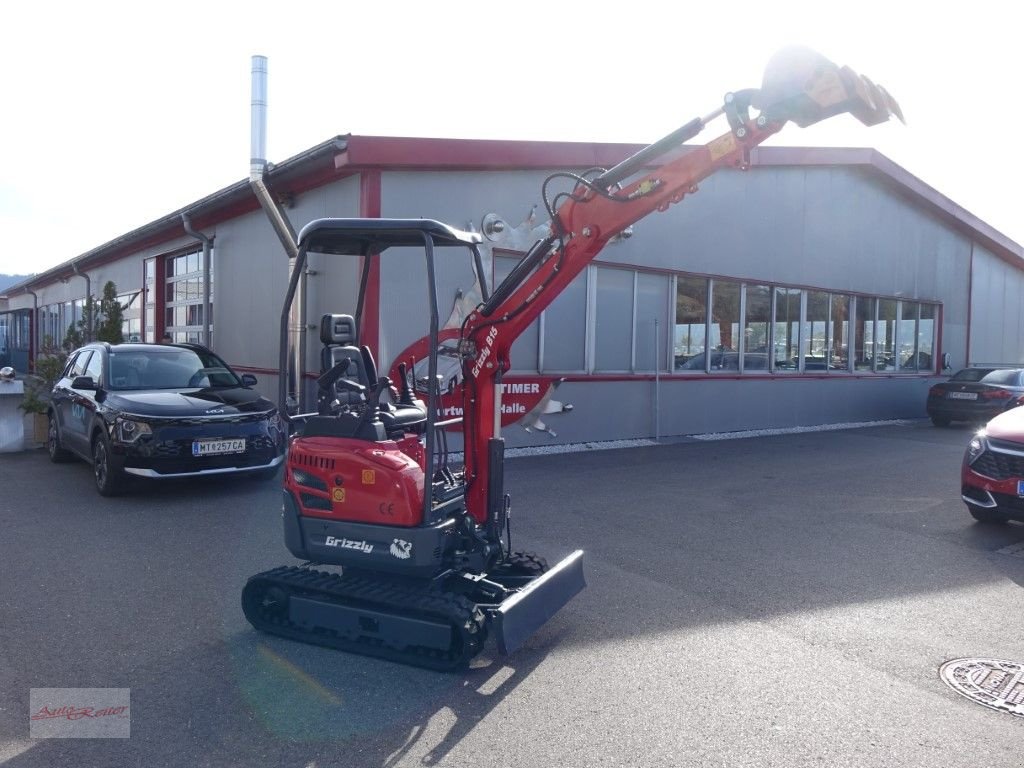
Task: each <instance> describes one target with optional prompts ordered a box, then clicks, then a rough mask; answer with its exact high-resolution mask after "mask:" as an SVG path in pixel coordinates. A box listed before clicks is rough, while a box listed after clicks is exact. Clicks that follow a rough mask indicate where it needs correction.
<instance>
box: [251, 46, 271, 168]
mask: <svg viewBox="0 0 1024 768" xmlns="http://www.w3.org/2000/svg"><path fill="white" fill-rule="evenodd" d="M250 114H251V122H250V134H249V135H250V137H251V143H250V152H249V155H250V158H251V159H250V161H249V163H250V165H249V175H250V176H251V177H255V176H257V175H259V177H260V178H262V177H263V170H264V169H265V168H266V167H267V57H266V56H253V57H252V102H251V110H250Z"/></svg>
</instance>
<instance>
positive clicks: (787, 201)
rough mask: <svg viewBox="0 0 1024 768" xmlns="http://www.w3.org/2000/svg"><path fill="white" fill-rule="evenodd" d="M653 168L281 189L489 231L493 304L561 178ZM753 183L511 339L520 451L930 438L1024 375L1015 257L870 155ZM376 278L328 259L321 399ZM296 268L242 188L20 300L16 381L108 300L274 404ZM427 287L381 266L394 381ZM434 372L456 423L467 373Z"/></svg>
mask: <svg viewBox="0 0 1024 768" xmlns="http://www.w3.org/2000/svg"><path fill="white" fill-rule="evenodd" d="M640 148H641V147H639V146H633V145H626V144H587V143H556V142H518V141H516V142H513V141H482V140H454V139H422V138H395V137H377V136H356V135H350V136H342V137H336V138H333V139H331V140H329V141H326V142H324V143H322V144H320V145H317V146H315V147H312V148H310V149H308V150H307V151H305V152H302V153H301V154H299V155H296V156H295V157H292V158H290V159H288V160H286V161H284V162H281V163H278V164H276V165H274V166H273V167H272V168H271V169H270V170H269V171H268V173H267V176H266V183H267V186H268V187H269V188H270V189H271V190H272V192H273V194H274V196H275V197H276V199H277V200H278V201H280V202H281V203H282V205H283V210H284V211H285V212H286V214H287V217H288V219H289V220H290V222H291V224H292V225H293V226H294V228H295V230H296V231H299V230H301V228H302V227H303V226H304V225H305V224H307V223H309V222H310V221H313V220H315V219H319V218H323V217H367V218H375V217H395V218H428V219H436V220H438V221H442V222H445V223H447V224H450V225H452V226H454V227H457V228H460V229H465V230H473V231H476V232H479V233H480V234H481V235H482V237H483V240H484V245H485V246H486V247H485V248H484V249H483V256H484V262H485V263H484V267H485V274H490V275H492V276H493V280H494V281H495V283H496V282H500V280H501V279H502V278H503V277H504V276H505V275H507V274H508V273H509V271H510V270H511V268H512V267H513V266H514V265H515V264H516V261H517V259H518V258H519V257H520V256H521V255H522V254H523V253H524V252H525V251H526V250H527V249H528V248H529V246H530V244H531V243H532V241H533V240H534V239H535V238H536V233H537V232H539V231H542V230H543V228H544V227H545V226H546V224H547V221H546V219H547V214H546V212H545V208H544V206H543V199H542V192H541V189H542V184H543V182H544V180H545V179H546V178H547V177H548V176H550V175H551V174H553V173H556V172H561V171H569V172H579V171H581V170H583V169H587V168H593V167H597V166H601V167H611V166H613V165H615V164H616V163H618V162H619V161H621V160H622V159H623V158H625V157H627V156H629V155H631V154H633V153H634V152H636V151H637V150H639V149H640ZM750 161H751V162H750V167H749V169H747V170H745V171H739V170H727V171H721V172H719V173H716V174H714V175H713V176H711V177H709V178H708V179H706V180H705V181H704V182H703V183H702V184H701V185H700V189H699V190H698V191H696V192H695V193H694V194H690V195H687V196H686V197H685V198H684V199H683V200H682V201H681V202H680V203H679V204H676V205H672V206H671V207H669V208H668V209H667V210H665V211H663V212H659V213H655V214H652V215H650V216H648V217H646V218H644V219H642V220H640V221H639V222H638V223H637V224H636V225H635V226H634V227H633V228H632V229H630V230H627V232H625V233H623V236H620V237H619V238H617V239H616V240H615V241H614V242H612V243H611V244H609V246H608V247H607V248H606V249H605V250H604V251H603V252H602V253H601V254H600V255H599V256H598V257H597V259H596V260H595V261H594V262H593V263H592V264H591V265H590V266H589V267H587V268H586V270H585V271H584V272H583V273H581V274H580V275H579V276H578V277H577V278H576V279H575V280H574V282H573V283H572V284H571V285H570V287H569V289H568V290H567V291H565V292H564V293H562V294H561V295H560V296H559V297H558V298H557V299H556V300H555V301H554V303H553V304H552V305H551V306H550V307H548V308H547V309H546V310H545V312H544V313H543V315H542V316H541V317H540V319H539V320H538V321H536V322H535V323H534V324H533V325H532V326H531V327H530V328H529V329H528V331H527V332H526V333H525V334H523V335H522V336H521V337H520V338H519V339H518V340H517V341H516V343H515V345H514V346H513V348H512V368H513V369H512V371H511V372H510V374H509V375H507V376H506V377H505V379H504V383H505V387H506V391H507V394H508V397H507V404H508V407H509V408H510V411H509V414H510V418H508V419H505V420H503V423H505V424H506V426H505V428H504V436H505V437H506V439H507V441H508V443H509V445H510V446H526V445H547V444H552V443H579V442H592V441H605V440H620V439H631V438H666V437H669V436H678V435H693V434H702V433H710V432H730V431H740V430H753V429H774V428H790V427H800V426H813V425H828V424H845V423H860V422H867V421H877V420H889V419H903V418H923V417H924V416H925V411H924V406H925V400H926V396H927V391H928V389H929V387H930V386H931V385H933V384H934V383H935V382H936V381H939V380H942V379H944V378H945V377H947V376H948V375H949V373H950V372H951V371H952V370H956V369H958V368H960V367H963V366H965V365H968V364H1000V365H1009V364H1021V363H1022V362H1024V313H1022V307H1021V301H1020V296H1021V295H1024V258H1022V257H1024V250H1022V248H1021V246H1020V245H1018V244H1017V243H1015V242H1013V241H1011V240H1010V239H1009V238H1007V237H1006V236H1004V235H1003V234H1001V233H1000V232H998V231H996V230H995V229H993V228H992V227H990V226H988V225H987V224H986V223H985V222H983V221H981V220H979V219H978V218H976V217H975V216H973V215H971V214H970V213H969V212H967V211H966V210H964V209H963V208H961V207H959V206H958V205H957V204H956V203H954V202H953V201H952V200H951V199H949V198H948V197H946V196H944V195H943V194H941V193H940V192H938V191H936V190H935V189H932V188H931V187H929V186H928V185H926V184H924V183H923V182H922V181H920V180H919V179H917V178H916V177H914V176H913V175H911V174H910V173H908V172H907V171H905V170H904V169H903V168H901V167H899V166H898V165H896V164H895V163H893V162H892V161H890V160H889V159H887V158H886V157H884V156H883V155H881V154H879V153H878V152H876V151H874V150H871V149H830V148H813V149H812V148H783V147H760V148H757V149H755V150H753V152H752V153H751V156H750ZM457 250H459V253H458V255H454V254H453V255H452V257H450V258H449V257H448V255H447V254H444V253H442V254H439V255H438V257H437V271H438V272H437V274H438V285H439V290H440V294H439V297H438V298H439V302H440V304H441V307H440V314H441V316H440V323H441V326H442V328H443V329H445V330H446V331H447V333H444V332H443V333H442V338H448V339H450V338H452V336H455V335H457V328H458V325H459V324H460V322H461V319H462V318H463V317H464V316H465V312H466V311H467V309H471V308H472V307H468V306H467V302H470V301H471V300H472V297H474V296H478V295H479V292H478V290H479V286H476V285H475V280H476V278H475V273H474V270H473V269H472V265H471V264H470V263H469V259H468V258H467V257H466V256H465V254H464V253H463V252H462V249H457ZM358 262H359V258H358V257H355V258H348V257H344V258H340V257H336V256H329V255H327V254H315V253H314V254H310V258H309V262H308V265H307V270H306V273H305V274H304V275H303V278H302V280H303V281H304V283H305V301H304V315H305V317H304V326H305V330H307V331H308V332H307V333H304V334H303V337H304V341H303V343H302V348H303V352H304V354H303V358H304V359H305V361H306V362H305V364H304V366H303V374H304V375H303V381H304V382H305V386H304V392H303V394H304V396H306V395H309V396H312V394H311V393H312V392H313V389H314V387H315V378H316V376H317V375H318V374H319V373H320V370H319V369H320V359H321V355H320V348H321V342H320V339H319V336H318V333H317V331H316V328H317V327H318V326H319V322H320V318H321V316H323V315H324V314H328V313H346V314H355V312H356V307H355V297H356V295H357V291H358V286H359V280H360V275H361V270H360V264H359V263H358ZM288 272H289V265H288V258H287V255H286V253H285V250H284V249H283V247H282V244H281V242H280V240H279V239H278V237H277V236H276V235H275V232H274V230H273V228H272V227H271V224H270V222H269V220H268V218H267V216H266V215H265V214H264V212H263V210H262V209H261V208H260V206H259V203H258V201H257V198H256V196H255V195H254V193H253V190H252V189H251V187H250V185H249V181H248V179H246V180H243V181H240V182H238V183H236V184H234V185H232V186H229V187H227V188H225V189H222V190H219V191H216V192H213V193H212V194H209V195H208V196H206V197H204V198H202V199H200V200H197V201H195V202H193V203H190V204H189V205H186V206H184V207H183V208H181V209H179V210H177V211H173V212H170V213H168V214H167V215H165V216H163V217H162V218H160V219H158V220H156V221H152V222H149V223H147V224H143V225H142V226H140V227H139V228H137V229H135V230H133V231H131V232H127V233H125V234H123V235H121V236H120V237H118V238H116V239H115V240H112V241H111V242H109V243H105V244H103V245H99V246H98V247H96V248H94V249H93V250H90V251H89V252H87V253H84V254H82V255H79V256H76V257H74V258H70V259H69V260H67V261H65V262H63V263H62V264H60V265H58V266H56V267H54V268H52V269H49V270H47V271H45V272H43V273H41V274H37V275H34V276H33V277H31V278H29V279H27V280H25V281H23V282H21V283H20V284H18V285H15V286H12V287H10V288H9V289H7V290H6V291H5V292H4V294H3V295H2V296H0V365H14V366H15V368H16V369H17V370H19V371H20V372H26V371H28V370H29V369H30V367H31V363H32V360H33V359H34V358H35V356H36V354H37V353H38V350H39V349H40V347H41V346H42V344H43V342H44V340H45V339H46V338H47V337H50V338H51V339H56V340H59V339H62V338H63V337H64V335H65V332H66V329H67V328H68V327H69V326H70V325H74V324H75V323H77V321H78V320H80V319H81V317H82V313H83V307H84V302H85V297H86V295H87V292H88V293H90V294H91V295H93V296H98V294H99V293H100V292H101V291H102V286H103V285H105V284H106V283H107V281H113V282H114V283H115V284H116V286H117V289H118V292H119V294H120V301H121V303H122V305H123V306H124V307H125V313H124V328H123V330H124V336H125V339H126V340H138V341H148V342H156V341H159V340H161V339H162V338H163V336H164V334H165V333H166V334H169V335H170V336H171V338H172V339H173V340H174V341H182V342H185V341H189V342H198V343H204V344H207V345H208V346H209V347H211V348H212V349H213V350H214V351H215V352H216V353H217V354H218V355H219V356H220V357H222V358H224V360H226V361H227V362H228V363H229V364H230V365H231V366H232V367H233V368H235V370H236V371H238V372H239V373H253V374H255V375H256V377H257V379H258V384H257V385H256V386H257V388H258V389H259V390H260V391H261V392H263V394H265V395H267V396H268V397H270V398H271V399H274V400H276V399H277V393H278V382H277V371H278V359H279V349H278V347H279V335H280V333H279V328H280V324H281V309H282V304H283V301H284V297H285V292H286V289H287V284H288V277H289V274H288ZM425 285H426V272H425V267H424V266H423V264H422V260H421V259H408V258H402V254H401V253H397V252H396V253H392V252H390V251H389V252H385V253H384V254H383V255H382V256H381V257H380V259H379V260H374V267H373V268H372V269H371V270H370V272H369V275H368V289H367V290H368V292H367V300H366V302H365V306H364V307H363V310H364V311H363V313H362V317H360V318H359V319H358V325H359V328H358V331H359V342H360V343H361V344H367V345H369V346H370V347H371V348H372V349H373V350H374V351H375V354H376V356H377V362H378V366H379V367H380V368H381V369H382V370H383V371H388V370H389V369H390V368H391V366H392V364H393V363H394V362H395V361H396V360H398V359H405V358H407V357H408V352H409V350H410V349H414V348H415V347H416V342H417V341H418V340H420V339H422V337H424V336H425V335H426V334H427V331H428V327H429V307H428V297H427V291H426V288H425ZM493 285H494V283H492V286H489V287H493ZM441 352H442V354H441V355H439V359H440V361H441V362H440V363H439V368H438V371H439V373H441V374H442V375H444V376H445V377H446V378H445V381H444V382H443V383H442V387H443V388H444V392H445V396H446V397H447V398H449V400H446V401H445V402H446V403H449V404H450V403H454V402H455V399H453V398H456V397H457V393H458V390H459V379H460V377H461V374H460V371H459V366H458V361H457V359H456V360H454V361H453V360H451V358H450V357H449V358H446V357H445V356H444V354H443V352H444V350H443V349H442V350H441ZM412 362H413V368H414V369H416V365H415V360H412ZM517 398H518V399H517Z"/></svg>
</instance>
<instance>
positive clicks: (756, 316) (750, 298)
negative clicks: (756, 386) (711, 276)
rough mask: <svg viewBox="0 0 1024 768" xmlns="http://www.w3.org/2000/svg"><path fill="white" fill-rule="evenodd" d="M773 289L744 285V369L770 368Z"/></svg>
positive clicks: (755, 370) (756, 370)
mask: <svg viewBox="0 0 1024 768" xmlns="http://www.w3.org/2000/svg"><path fill="white" fill-rule="evenodd" d="M771 317H772V289H771V288H770V287H769V286H767V285H747V286H744V298H743V370H744V371H754V372H757V373H764V372H766V371H767V370H768V350H769V349H770V348H771V346H770V345H771V328H772V326H771Z"/></svg>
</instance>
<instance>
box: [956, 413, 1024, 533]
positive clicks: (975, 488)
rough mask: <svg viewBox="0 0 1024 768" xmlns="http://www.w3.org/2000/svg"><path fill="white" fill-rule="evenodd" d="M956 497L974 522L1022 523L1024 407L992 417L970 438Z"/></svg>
mask: <svg viewBox="0 0 1024 768" xmlns="http://www.w3.org/2000/svg"><path fill="white" fill-rule="evenodd" d="M960 495H961V498H962V499H963V500H964V502H965V503H966V504H967V510H968V511H969V512H970V513H971V515H972V516H973V517H974V519H975V520H980V521H981V522H985V523H995V522H1006V521H1007V520H1021V521H1024V408H1014V409H1013V410H1012V411H1007V412H1006V413H1003V414H1001V415H999V416H996V417H995V418H994V419H992V420H991V421H990V422H989V423H988V424H987V425H986V426H985V428H984V429H982V430H981V431H980V432H978V433H977V434H976V435H975V436H974V437H973V438H971V442H970V443H969V444H968V446H967V452H966V453H965V454H964V461H963V465H962V467H961V470H960Z"/></svg>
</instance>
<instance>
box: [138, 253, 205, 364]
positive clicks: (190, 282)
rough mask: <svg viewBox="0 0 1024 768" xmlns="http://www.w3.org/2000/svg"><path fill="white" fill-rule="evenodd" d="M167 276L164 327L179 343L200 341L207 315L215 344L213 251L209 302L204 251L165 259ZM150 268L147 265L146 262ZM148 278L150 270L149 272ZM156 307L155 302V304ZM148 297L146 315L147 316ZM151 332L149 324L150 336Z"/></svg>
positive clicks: (147, 333) (201, 340)
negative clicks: (207, 301)
mask: <svg viewBox="0 0 1024 768" xmlns="http://www.w3.org/2000/svg"><path fill="white" fill-rule="evenodd" d="M165 265H166V266H165V268H164V269H165V272H166V279H165V282H164V296H165V298H166V302H165V304H164V330H165V332H166V333H169V334H170V336H171V339H172V340H174V341H176V342H189V343H192V344H200V343H202V342H203V327H204V324H205V322H206V318H207V316H210V318H211V339H210V344H211V346H212V344H213V339H212V315H209V313H210V312H212V309H213V291H212V276H213V251H211V252H210V275H211V291H210V304H209V305H208V306H206V305H204V302H203V273H204V267H205V265H204V263H203V252H202V250H198V251H195V252H192V253H185V254H182V255H180V256H175V257H173V258H167V259H166V260H165ZM147 269H148V264H147ZM147 280H148V271H147ZM154 306H155V304H154ZM148 312H149V307H148V297H147V317H148ZM149 335H150V332H149V326H148V324H147V332H146V336H147V339H148V337H149Z"/></svg>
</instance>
